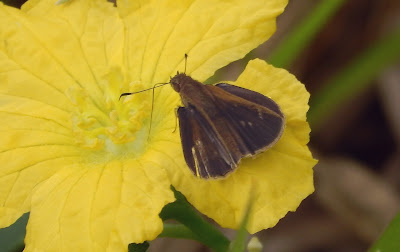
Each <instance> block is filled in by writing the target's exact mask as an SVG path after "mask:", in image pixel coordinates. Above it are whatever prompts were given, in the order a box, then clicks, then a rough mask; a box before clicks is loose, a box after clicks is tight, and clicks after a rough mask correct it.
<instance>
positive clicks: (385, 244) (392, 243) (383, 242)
mask: <svg viewBox="0 0 400 252" xmlns="http://www.w3.org/2000/svg"><path fill="white" fill-rule="evenodd" d="M399 238H400V212H399V213H398V214H397V216H396V217H394V219H393V220H392V222H391V223H390V224H389V226H388V227H387V228H386V230H385V231H384V232H383V234H382V236H381V237H380V238H379V239H378V240H377V241H376V242H375V244H374V245H373V246H372V247H371V248H370V249H369V252H391V251H400V242H399Z"/></svg>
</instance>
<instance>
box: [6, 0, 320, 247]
mask: <svg viewBox="0 0 400 252" xmlns="http://www.w3.org/2000/svg"><path fill="white" fill-rule="evenodd" d="M56 2H57V0H31V1H28V2H27V3H26V4H25V5H24V6H23V7H22V9H21V10H17V9H13V8H10V7H7V6H4V5H3V4H1V3H0V87H1V88H0V134H1V135H0V138H1V145H0V164H1V166H0V184H1V187H0V227H6V226H8V225H10V224H12V223H13V222H15V220H16V219H18V218H19V217H20V216H21V215H22V214H23V213H25V212H30V213H31V214H30V218H29V222H28V226H27V236H26V240H25V243H26V250H27V251H33V250H35V251H55V250H57V251H92V250H99V251H103V250H110V251H123V250H127V245H128V244H129V243H132V242H135V243H140V242H143V241H145V240H152V239H154V238H155V237H156V236H157V235H158V234H159V233H160V232H161V230H162V221H161V219H160V218H159V216H158V214H159V213H160V211H161V209H162V207H163V206H164V205H165V204H167V203H169V202H172V201H174V196H173V193H172V192H171V190H170V185H171V184H172V185H173V186H174V187H175V188H176V189H177V190H179V191H181V192H182V193H183V194H184V195H185V196H186V197H187V199H188V200H189V201H190V202H191V203H192V204H193V205H194V206H195V207H196V208H197V209H199V210H200V211H201V212H203V213H204V214H206V215H208V216H209V217H211V218H213V219H215V220H216V221H217V222H218V223H219V224H220V225H221V226H224V227H232V228H236V227H238V225H239V223H240V218H241V216H242V215H243V211H244V210H245V209H246V202H247V199H248V197H249V194H250V193H251V194H252V195H256V197H255V199H256V200H255V203H254V206H253V208H252V209H253V215H252V219H251V220H250V222H249V227H248V228H249V231H250V232H257V231H259V230H261V229H264V228H268V227H271V226H273V225H274V224H275V223H276V222H277V221H278V220H279V219H280V218H282V217H283V216H284V215H285V214H286V213H287V212H288V211H294V210H295V209H296V207H297V206H298V205H299V203H300V202H301V200H303V199H304V198H305V197H306V196H307V195H309V194H310V193H311V192H312V191H313V185H312V167H313V165H314V164H315V161H314V160H313V159H312V157H311V154H310V152H309V151H308V148H307V146H306V144H307V142H308V134H309V127H308V124H307V123H306V120H305V119H306V118H305V113H306V111H307V109H308V107H307V101H308V93H307V92H306V91H305V89H304V87H303V85H302V84H301V83H299V82H298V81H297V80H296V79H295V78H294V77H293V76H291V75H290V74H289V73H287V72H286V71H284V70H281V69H275V68H273V67H272V66H268V65H266V64H265V63H264V62H262V61H260V60H255V61H252V62H251V63H250V64H249V66H248V67H247V69H246V71H245V72H244V73H243V74H242V75H241V77H240V78H239V79H238V81H237V82H236V85H239V86H243V87H247V88H249V89H252V90H255V91H258V92H261V93H263V94H266V95H268V96H270V97H271V98H272V99H274V100H275V101H276V102H277V103H278V104H279V105H280V106H281V108H282V111H283V112H284V113H285V115H286V120H287V124H286V129H285V132H284V134H283V136H282V138H281V140H280V141H279V142H278V144H277V145H276V146H274V147H273V148H272V149H271V150H269V151H267V152H265V153H263V154H261V155H258V156H257V158H255V159H248V160H244V161H243V162H242V163H241V165H240V167H239V168H238V170H237V171H236V172H235V173H233V174H232V175H231V176H229V177H227V178H226V179H222V180H221V179H220V180H201V179H198V178H195V177H194V176H193V175H192V174H191V173H190V171H189V169H188V167H187V166H186V164H185V161H184V159H183V155H182V150H181V146H180V138H179V132H175V133H172V131H173V129H174V126H175V115H174V108H176V107H177V106H179V104H180V100H179V95H178V94H177V93H175V92H174V91H173V90H172V88H170V87H164V88H162V90H161V91H160V90H158V91H157V92H156V96H155V109H154V114H153V120H152V130H151V132H150V136H149V135H148V134H149V123H150V110H151V109H150V108H151V92H148V93H141V94H138V95H135V96H131V97H128V98H126V99H123V100H121V101H119V100H118V98H119V95H120V94H121V93H122V92H129V91H131V92H132V91H137V90H141V89H143V88H148V87H152V86H153V85H154V84H155V83H158V82H166V81H168V80H169V77H170V76H172V75H174V73H176V71H183V69H184V54H185V53H188V54H189V55H190V58H189V62H188V66H187V72H186V73H187V74H190V75H191V76H192V77H193V78H195V79H197V80H199V81H204V80H205V79H207V78H208V77H210V76H211V75H212V74H213V73H214V71H215V70H217V69H218V68H220V67H222V66H224V65H226V64H228V63H229V62H231V61H234V60H236V59H239V58H241V57H243V56H244V55H245V54H246V53H248V52H249V51H250V50H251V49H253V48H255V47H256V46H258V45H259V44H260V43H262V42H264V41H265V40H266V39H267V38H268V37H269V36H270V35H271V34H272V33H273V32H274V30H275V18H276V16H277V15H279V14H280V13H281V12H282V11H283V9H284V7H285V5H286V1H284V0H268V1H252V2H251V3H249V2H248V1H247V0H237V1H215V0H213V1H189V0H186V1H183V0H182V1H176V0H171V1H142V2H141V1H127V0H121V1H117V6H118V7H114V6H113V4H111V3H108V2H106V1H104V0H79V1H77V0H75V1H68V2H66V3H65V4H60V5H55V3H56ZM251 190H252V191H251Z"/></svg>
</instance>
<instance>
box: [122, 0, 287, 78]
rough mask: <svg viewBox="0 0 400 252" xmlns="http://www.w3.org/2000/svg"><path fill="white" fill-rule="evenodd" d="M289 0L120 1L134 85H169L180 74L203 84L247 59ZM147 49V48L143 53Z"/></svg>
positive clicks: (126, 49)
mask: <svg viewBox="0 0 400 252" xmlns="http://www.w3.org/2000/svg"><path fill="white" fill-rule="evenodd" d="M286 4H287V1H286V0H270V1H251V2H249V1H247V0H236V1H215V0H208V1H203V0H202V1H195V0H191V1H187V0H186V1H176V0H169V1H155V0H153V1H117V6H118V10H119V12H120V15H121V16H122V17H123V18H124V23H125V26H126V43H125V52H124V54H125V55H126V58H127V65H128V69H129V71H130V72H131V74H132V79H133V80H140V81H142V82H144V83H146V84H147V85H152V84H154V83H157V82H165V81H167V80H168V77H169V76H170V75H173V74H175V73H176V71H180V72H183V71H184V54H185V53H188V54H189V59H188V64H187V71H186V72H187V73H188V74H190V75H191V76H192V77H193V78H195V79H197V80H199V81H204V80H205V79H207V78H208V77H210V76H211V75H212V74H213V73H214V71H216V70H217V69H219V68H221V67H222V66H225V65H226V64H228V63H230V62H232V61H234V60H237V59H240V58H242V57H244V56H245V55H246V54H247V53H248V52H249V51H250V50H252V49H254V48H255V47H257V46H258V45H259V44H261V43H262V42H264V41H265V40H267V39H268V38H269V37H270V36H271V35H272V33H273V32H274V31H275V19H276V17H277V16H278V15H279V14H280V13H281V12H282V11H283V9H284V7H285V6H286ZM143 48H144V49H143Z"/></svg>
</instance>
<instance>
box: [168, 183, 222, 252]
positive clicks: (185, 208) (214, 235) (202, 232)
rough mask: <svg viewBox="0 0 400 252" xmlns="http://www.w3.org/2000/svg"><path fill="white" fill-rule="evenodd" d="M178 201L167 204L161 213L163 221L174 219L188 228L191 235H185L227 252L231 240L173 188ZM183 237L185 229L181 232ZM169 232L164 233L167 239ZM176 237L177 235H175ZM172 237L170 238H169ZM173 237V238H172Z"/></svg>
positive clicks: (214, 248)
mask: <svg viewBox="0 0 400 252" xmlns="http://www.w3.org/2000/svg"><path fill="white" fill-rule="evenodd" d="M172 189H173V191H174V194H175V198H176V201H175V202H172V203H169V204H167V205H166V206H165V207H164V208H163V210H162V211H161V213H160V217H161V218H162V219H163V220H168V219H174V220H176V221H178V222H180V223H182V224H183V225H185V227H187V228H188V230H190V231H191V233H189V232H188V233H187V234H185V235H187V236H189V237H191V238H193V239H194V240H197V241H199V242H201V243H203V244H204V245H206V246H208V247H209V248H211V249H213V250H214V251H217V252H225V251H227V250H228V247H229V240H228V238H226V237H225V236H224V235H223V234H222V233H221V232H220V231H219V230H218V229H217V228H216V227H214V226H213V225H211V224H210V223H209V222H207V221H206V220H205V219H204V218H203V217H202V216H200V214H199V213H198V212H197V211H196V210H195V209H194V208H193V207H192V205H190V203H189V202H188V201H187V200H186V198H185V196H183V194H182V193H180V192H178V191H176V190H175V189H174V188H172ZM180 232H181V234H180V235H181V236H183V234H182V233H183V232H185V231H184V230H183V229H181V230H180ZM166 235H167V232H163V237H167V236H166ZM174 235H176V234H174ZM168 237H170V236H168ZM171 237H173V236H171Z"/></svg>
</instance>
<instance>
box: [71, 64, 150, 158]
mask: <svg viewBox="0 0 400 252" xmlns="http://www.w3.org/2000/svg"><path fill="white" fill-rule="evenodd" d="M131 83H132V82H129V81H124V76H123V74H122V73H121V71H120V70H118V69H112V70H110V72H109V74H107V75H105V76H104V79H103V80H101V81H100V82H99V86H100V87H101V92H100V93H99V94H100V95H97V93H96V95H95V93H87V92H85V90H81V89H79V90H78V89H70V90H68V92H67V93H68V94H67V95H68V97H69V98H70V100H71V102H72V103H73V104H74V105H75V107H76V109H75V112H74V113H73V114H72V116H71V123H72V128H73V131H74V133H75V134H74V135H75V138H76V141H75V142H76V144H77V145H79V146H81V147H83V148H85V149H88V150H91V151H95V152H92V154H93V155H94V156H95V157H96V158H103V156H106V155H114V157H115V155H121V156H123V155H126V153H130V152H128V151H127V150H132V153H133V154H135V153H139V152H140V150H142V149H144V146H145V144H146V139H147V134H148V123H149V120H150V112H151V92H150V93H147V94H138V95H135V96H132V97H127V98H126V99H123V100H120V99H119V97H120V94H121V93H123V92H131V91H132V89H133V90H135V89H142V88H143V87H142V85H140V84H137V85H135V86H134V87H132V86H130V85H131ZM96 153H97V154H96ZM105 153H107V154H105ZM133 154H132V155H133Z"/></svg>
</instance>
